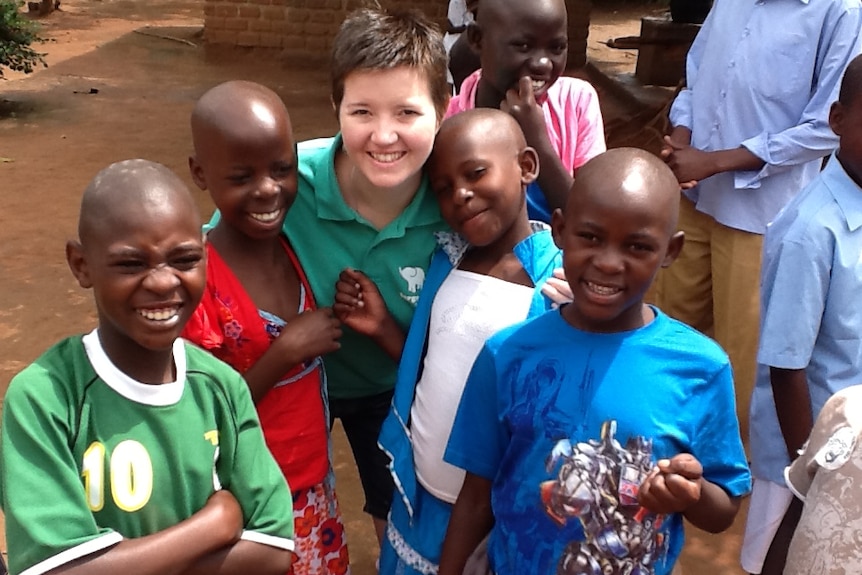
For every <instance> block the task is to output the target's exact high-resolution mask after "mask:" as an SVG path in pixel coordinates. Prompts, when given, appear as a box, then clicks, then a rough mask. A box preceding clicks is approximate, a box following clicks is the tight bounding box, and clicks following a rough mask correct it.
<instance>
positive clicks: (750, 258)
mask: <svg viewBox="0 0 862 575" xmlns="http://www.w3.org/2000/svg"><path fill="white" fill-rule="evenodd" d="M679 229H681V230H682V231H683V232H685V245H684V247H683V249H682V253H681V254H680V256H679V258H678V259H677V260H676V261H675V262H674V263H673V264H672V265H671V266H670V267H669V268H667V269H664V270H662V271H661V273H660V274H659V277H658V281H657V284H656V291H655V300H656V302H657V303H658V306H659V308H661V309H662V310H663V311H664V312H665V313H667V314H668V315H670V316H671V317H674V318H676V319H678V320H680V321H682V322H685V323H687V324H688V325H690V326H692V327H694V328H695V329H697V330H698V331H700V332H702V333H704V334H706V335H708V336H710V337H713V338H715V340H716V341H717V342H718V343H719V344H720V345H721V347H723V348H724V350H725V351H726V352H727V355H728V356H730V362H731V365H732V366H733V373H734V378H733V379H734V385H735V386H736V414H737V417H738V419H739V424H740V430H741V431H742V437H743V438H744V439H746V440H747V438H748V406H749V401H750V399H751V392H752V390H753V389H754V378H755V374H756V370H757V342H758V335H759V331H760V260H761V251H762V247H763V236H762V235H760V234H753V233H749V232H744V231H741V230H736V229H733V228H729V227H727V226H724V225H722V224H720V223H718V222H716V221H715V220H714V219H713V218H712V217H711V216H708V215H706V214H704V213H702V212H698V211H697V210H696V209H695V207H694V203H693V202H691V201H690V200H689V199H688V198H686V197H682V199H681V200H680V214H679Z"/></svg>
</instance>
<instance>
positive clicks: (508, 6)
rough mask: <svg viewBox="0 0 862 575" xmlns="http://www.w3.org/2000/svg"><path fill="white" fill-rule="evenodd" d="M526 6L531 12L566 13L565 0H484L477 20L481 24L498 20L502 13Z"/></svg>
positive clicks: (479, 7) (478, 8)
mask: <svg viewBox="0 0 862 575" xmlns="http://www.w3.org/2000/svg"><path fill="white" fill-rule="evenodd" d="M525 8H526V9H527V10H529V11H531V12H545V11H546V10H562V12H563V14H564V15H565V14H566V2H565V0H532V1H530V2H525V1H524V0H482V1H481V2H480V3H479V6H478V7H477V12H476V17H477V19H476V21H477V22H478V23H479V24H480V25H481V24H483V23H485V22H487V21H488V20H490V19H494V20H496V19H497V18H498V17H499V16H500V15H501V14H510V13H512V12H513V11H518V10H522V9H525Z"/></svg>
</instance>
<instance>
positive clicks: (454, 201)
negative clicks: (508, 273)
mask: <svg viewBox="0 0 862 575" xmlns="http://www.w3.org/2000/svg"><path fill="white" fill-rule="evenodd" d="M537 172H538V160H537V157H536V153H535V151H534V150H533V149H532V148H527V147H526V144H525V143H524V137H523V134H522V133H521V131H520V128H519V127H518V126H517V124H515V123H514V120H513V119H512V118H511V116H509V115H508V114H504V113H503V112H500V111H497V110H488V109H478V110H471V111H468V112H463V113H461V114H458V115H457V116H454V117H452V118H450V119H448V120H446V122H444V123H443V126H442V127H441V129H440V133H439V134H438V136H437V140H436V142H435V144H434V152H433V153H432V155H431V158H430V159H429V161H428V174H429V177H430V181H431V188H432V189H433V190H434V193H435V195H436V196H437V201H438V203H439V205H440V212H441V214H442V215H443V218H444V219H445V220H446V222H447V223H448V224H449V225H450V226H451V227H452V229H453V230H455V231H456V232H458V233H460V234H461V235H463V236H464V237H465V238H466V239H467V241H469V242H470V243H471V244H472V245H474V246H487V245H489V244H491V243H493V242H496V241H501V240H502V241H504V242H507V243H509V244H514V243H516V242H517V241H518V239H520V238H512V239H511V240H507V236H508V235H510V234H512V233H514V234H515V235H523V234H522V233H521V232H524V231H525V230H526V229H527V228H526V226H527V215H526V204H525V197H524V195H525V187H526V185H527V184H529V183H530V182H532V181H533V180H534V179H535V178H536V174H537ZM519 224H520V225H519ZM522 228H523V229H522ZM527 233H528V232H527Z"/></svg>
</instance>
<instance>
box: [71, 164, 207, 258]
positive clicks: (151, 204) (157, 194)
mask: <svg viewBox="0 0 862 575" xmlns="http://www.w3.org/2000/svg"><path fill="white" fill-rule="evenodd" d="M177 209H179V210H182V211H185V212H187V213H189V214H190V215H192V216H193V217H194V218H196V219H197V221H198V222H200V215H199V214H198V210H197V206H196V205H195V202H194V200H193V198H192V196H191V194H190V193H189V191H188V188H187V187H186V185H185V184H184V183H183V181H182V180H180V178H179V177H177V175H176V174H174V173H173V172H172V171H171V170H169V169H168V168H166V167H165V166H163V165H162V164H158V163H156V162H151V161H149V160H125V161H122V162H117V163H115V164H111V165H110V166H108V167H107V168H105V169H104V170H102V171H101V172H99V173H98V174H96V177H95V178H93V181H92V182H90V185H88V186H87V189H86V190H84V196H83V198H82V199H81V213H80V217H79V220H78V237H79V238H80V241H81V243H82V244H83V245H84V246H85V247H86V245H87V243H88V242H92V241H98V239H99V238H100V237H102V234H103V233H104V232H105V230H107V229H117V227H118V226H119V227H125V226H127V225H128V223H129V222H131V221H133V220H134V219H135V218H137V217H138V216H140V215H141V214H142V213H147V214H160V213H165V212H167V211H173V210H177ZM198 225H200V223H198Z"/></svg>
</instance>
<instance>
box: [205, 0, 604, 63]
mask: <svg viewBox="0 0 862 575" xmlns="http://www.w3.org/2000/svg"><path fill="white" fill-rule="evenodd" d="M523 1H529V0H523ZM364 5H368V1H367V0H206V2H205V3H204V30H205V37H206V40H207V42H209V43H211V44H229V45H233V46H249V47H263V48H277V49H280V50H281V51H282V52H283V54H284V55H285V56H286V57H292V56H297V57H301V58H303V60H305V61H307V62H325V61H326V60H327V59H328V57H329V51H330V49H331V47H332V39H333V38H334V37H335V33H336V32H337V30H338V26H339V25H340V24H341V22H342V20H344V17H345V16H346V15H347V14H348V13H349V12H351V11H352V10H355V9H356V8H359V7H361V6H364ZM380 5H382V6H383V7H398V8H417V9H419V10H422V11H423V12H425V14H427V15H428V17H430V18H431V19H432V20H434V21H435V22H437V23H438V24H439V25H440V26H441V27H443V26H444V25H445V22H446V7H447V5H448V2H447V1H446V0H407V1H405V0H380ZM566 5H567V7H568V10H569V43H570V49H569V65H570V66H582V65H583V64H584V62H585V58H586V37H587V29H588V27H589V10H590V0H566Z"/></svg>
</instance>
